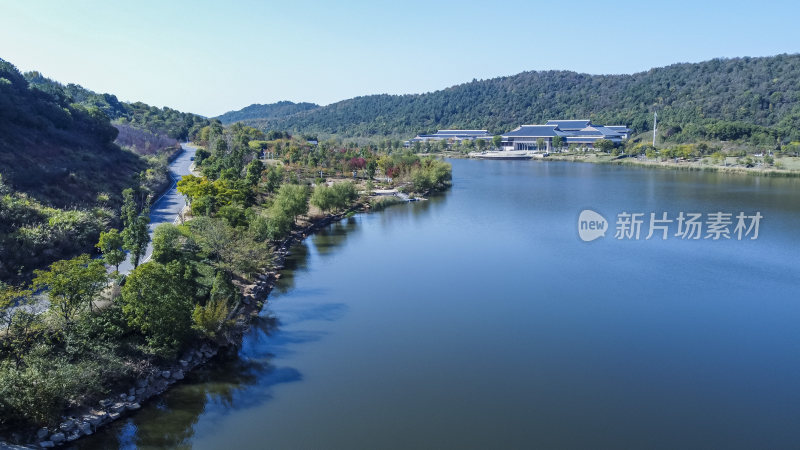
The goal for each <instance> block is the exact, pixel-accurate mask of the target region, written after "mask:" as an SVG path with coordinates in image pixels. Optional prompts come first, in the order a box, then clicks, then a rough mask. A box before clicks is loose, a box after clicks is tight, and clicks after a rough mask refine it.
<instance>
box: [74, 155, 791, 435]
mask: <svg viewBox="0 0 800 450" xmlns="http://www.w3.org/2000/svg"><path fill="white" fill-rule="evenodd" d="M451 162H452V164H453V180H454V186H453V188H452V189H451V190H449V191H448V192H446V193H445V194H442V195H440V196H436V197H433V198H431V199H430V200H428V201H422V202H416V203H408V204H401V205H397V206H393V207H390V208H388V209H386V210H384V211H381V212H376V213H369V214H360V215H357V216H355V217H352V218H350V219H345V220H344V221H342V222H340V223H338V224H334V225H332V226H330V227H329V228H327V229H325V230H324V231H322V232H320V233H318V234H316V235H314V236H312V237H310V238H309V239H308V240H306V241H305V242H303V243H300V244H298V245H296V246H294V247H293V249H292V254H291V257H290V258H289V259H288V261H287V269H286V270H284V271H283V276H282V278H281V279H280V281H279V283H278V286H277V287H276V290H275V291H273V293H272V294H271V295H270V298H269V303H268V305H267V306H266V307H265V310H264V311H263V312H262V318H263V320H260V321H259V322H258V323H257V324H256V325H255V326H254V327H253V329H252V331H251V332H250V333H249V334H248V335H247V336H246V337H245V339H244V342H243V345H242V348H241V349H240V351H239V352H238V354H235V355H231V356H230V357H228V358H224V359H222V360H220V361H218V362H216V363H215V364H213V365H211V366H209V367H206V368H203V369H201V370H199V371H197V372H196V373H193V374H191V375H190V376H188V377H187V379H186V380H185V381H184V382H183V383H182V384H180V385H177V386H175V387H174V388H173V389H172V390H171V391H169V392H168V393H167V394H166V395H164V396H163V397H161V398H159V399H156V400H153V401H151V402H149V403H147V404H145V405H143V408H142V410H141V411H139V412H138V413H137V414H136V415H134V416H132V417H130V418H128V419H126V420H123V421H120V422H118V423H116V424H114V425H112V426H111V427H109V428H107V429H106V430H102V431H101V432H99V433H97V434H96V435H95V436H92V437H91V438H87V439H84V440H82V441H78V442H77V444H78V447H80V448H116V447H118V448H136V447H141V448H152V447H193V448H200V449H206V448H207V449H216V448H237V449H238V448H266V447H269V448H335V449H352V448H523V447H526V448H533V447H550V448H552V447H557V448H609V447H614V448H619V447H628V448H630V447H634V448H636V447H648V448H687V447H689V448H692V447H694V448H701V447H702V448H753V447H758V448H779V447H782V448H785V447H795V448H796V447H797V446H798V445H800V427H798V426H797V423H798V420H800V264H798V263H799V262H800V259H799V258H798V249H800V180H798V179H788V178H758V177H749V176H740V175H724V174H718V173H707V172H686V171H672V170H655V169H645V168H631V167H617V166H610V165H594V164H580V163H569V162H554V161H550V162H541V161H474V160H452V161H451ZM584 209H592V210H594V211H596V212H598V213H600V214H602V215H603V216H604V217H605V218H606V219H607V220H608V226H609V227H610V228H611V229H610V230H609V231H608V232H607V233H606V236H605V237H601V238H599V239H597V240H595V241H593V242H583V241H582V240H581V239H579V237H578V225H577V220H578V216H579V214H580V212H581V211H582V210H584ZM621 212H629V213H631V212H636V213H645V214H646V217H645V219H646V220H645V225H644V226H645V228H643V230H642V235H641V238H640V239H639V240H635V239H623V240H618V239H615V237H614V234H615V233H614V227H615V223H616V222H617V217H618V214H619V213H621ZM650 212H655V213H657V214H658V216H659V217H660V214H661V212H667V213H668V217H669V218H675V217H676V216H677V215H678V213H679V212H687V213H688V212H700V213H703V214H704V215H705V214H707V213H714V212H726V213H732V214H733V216H736V214H738V213H739V212H744V213H746V214H747V215H751V214H754V213H756V212H760V214H761V215H762V216H763V219H762V220H761V222H760V228H759V236H758V239H756V240H751V239H750V238H749V237H745V238H744V239H743V240H741V241H740V240H738V239H736V237H735V236H734V237H733V238H732V239H724V238H723V239H720V240H717V241H714V240H711V239H700V240H683V239H681V238H680V237H675V236H674V234H675V230H676V228H673V229H672V230H671V231H670V237H669V238H668V239H666V240H662V239H660V236H661V234H660V233H657V238H654V239H650V240H646V239H645V236H646V235H647V228H646V225H647V223H648V221H649V220H648V219H649V213H650ZM735 224H736V219H735V218H734V219H733V225H735ZM733 225H731V230H733ZM704 231H705V230H704Z"/></svg>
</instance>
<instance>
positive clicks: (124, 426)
mask: <svg viewBox="0 0 800 450" xmlns="http://www.w3.org/2000/svg"><path fill="white" fill-rule="evenodd" d="M267 338H269V345H264V342H265V341H266V340H267ZM319 338H320V336H305V337H304V336H292V335H287V336H282V333H280V332H278V330H277V322H276V321H275V320H272V319H260V320H257V321H256V322H255V323H254V327H253V329H252V330H251V332H250V334H249V335H248V337H247V338H246V340H247V341H250V340H252V342H250V343H249V344H248V345H247V346H246V348H245V347H243V348H242V349H240V350H239V351H234V352H231V354H229V355H221V356H220V357H218V358H217V359H216V360H215V361H214V362H212V363H211V364H209V365H207V366H205V367H201V368H198V369H196V370H195V371H193V372H191V373H190V374H188V375H187V377H186V379H184V380H183V382H181V383H180V384H179V385H176V386H173V388H172V389H170V390H169V391H167V392H166V393H165V394H164V395H162V396H160V397H159V398H156V399H153V400H151V401H150V402H148V403H146V404H145V405H143V408H142V409H141V410H139V411H138V412H137V413H136V414H135V415H134V416H132V417H130V418H128V419H125V420H122V421H119V422H117V423H115V424H112V425H111V426H109V427H107V428H105V429H103V430H101V431H99V432H98V433H96V434H95V435H94V436H90V437H87V438H84V439H82V440H80V441H77V442H76V448H80V449H106V448H131V447H159V448H188V447H190V444H191V443H190V440H191V438H192V437H193V436H194V434H195V426H196V425H197V423H198V419H199V418H200V417H201V415H203V414H210V415H213V414H224V413H225V412H226V411H228V410H232V409H240V410H241V409H246V408H249V407H253V406H256V405H258V404H261V403H263V402H265V401H267V400H269V399H270V398H271V396H272V394H271V389H269V388H270V387H271V386H273V385H276V384H280V383H287V382H292V381H299V380H301V379H302V375H301V374H300V372H298V371H297V370H296V369H294V368H290V367H275V366H274V365H272V364H271V363H270V361H271V360H272V358H273V354H272V350H278V351H281V350H280V349H281V348H282V347H284V346H286V345H289V344H295V343H301V342H309V341H312V340H316V339H319Z"/></svg>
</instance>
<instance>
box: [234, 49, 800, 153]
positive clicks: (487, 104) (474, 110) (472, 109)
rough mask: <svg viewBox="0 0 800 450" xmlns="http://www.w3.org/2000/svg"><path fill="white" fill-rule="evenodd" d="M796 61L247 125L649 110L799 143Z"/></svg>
mask: <svg viewBox="0 0 800 450" xmlns="http://www.w3.org/2000/svg"><path fill="white" fill-rule="evenodd" d="M798 80H800V55H797V54H795V55H778V56H772V57H760V58H734V59H714V60H711V61H706V62H702V63H694V64H674V65H671V66H667V67H662V68H656V69H651V70H649V71H647V72H641V73H636V74H633V75H587V74H579V73H575V72H567V71H547V72H523V73H520V74H518V75H514V76H508V77H501V78H494V79H489V80H480V81H472V82H470V83H465V84H460V85H457V86H453V87H450V88H447V89H444V90H441V91H436V92H431V93H426V94H418V95H370V96H365V97H357V98H353V99H349V100H344V101H341V102H338V103H334V104H331V105H328V106H324V107H320V108H318V109H314V110H310V111H306V112H302V113H297V114H294V115H291V116H288V117H284V118H260V119H248V120H245V123H247V124H250V125H253V126H257V127H261V128H263V129H278V130H287V131H295V132H304V133H310V134H320V135H331V134H334V135H338V136H341V137H381V136H392V137H409V136H413V135H414V134H415V133H419V132H426V131H433V130H435V129H439V128H465V129H488V130H489V131H490V132H492V133H502V132H506V131H508V130H511V129H513V128H515V127H517V126H518V125H520V124H526V123H542V122H544V121H546V120H548V119H554V118H563V119H580V118H587V119H592V120H593V121H594V122H596V123H601V124H622V125H628V126H631V127H632V128H633V129H635V130H637V131H644V130H646V129H649V128H650V127H651V126H652V120H653V119H652V117H653V112H654V111H657V112H658V115H659V121H661V122H662V123H663V124H664V125H665V126H667V127H676V128H677V129H686V127H688V128H689V130H687V132H691V131H692V130H691V128H692V127H703V126H707V125H709V124H710V123H711V122H716V121H720V120H723V121H726V122H742V123H747V124H755V125H761V126H767V127H773V128H774V129H776V130H779V131H778V132H779V133H780V134H781V135H782V136H783V137H784V138H785V139H793V140H797V139H800V135H799V134H798V128H800V106H799V105H800V82H799V81H798Z"/></svg>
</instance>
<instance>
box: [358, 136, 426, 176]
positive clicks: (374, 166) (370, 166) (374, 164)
mask: <svg viewBox="0 0 800 450" xmlns="http://www.w3.org/2000/svg"><path fill="white" fill-rule="evenodd" d="M415 144H418V142H416V143H415ZM376 170H378V161H376V160H375V159H374V158H370V159H369V160H368V161H367V165H366V171H367V179H368V180H372V178H373V177H374V176H375V171H376Z"/></svg>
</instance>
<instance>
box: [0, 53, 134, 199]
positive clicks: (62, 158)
mask: <svg viewBox="0 0 800 450" xmlns="http://www.w3.org/2000/svg"><path fill="white" fill-rule="evenodd" d="M116 137H117V130H116V128H114V127H113V126H112V125H111V124H110V123H109V121H108V117H107V116H106V114H105V113H104V112H103V111H102V110H100V109H99V108H96V107H89V108H85V107H83V106H81V105H79V104H74V103H72V102H70V99H68V98H66V97H65V96H63V95H59V94H58V93H53V92H45V91H43V90H40V89H39V88H38V87H37V86H35V85H29V83H28V81H27V80H26V79H25V78H24V77H23V76H22V74H20V73H19V71H18V70H17V69H16V67H14V66H13V65H12V64H10V63H8V62H6V61H4V60H2V59H0V174H1V175H2V178H3V182H4V183H6V184H7V185H8V186H10V187H11V188H13V189H14V190H16V191H20V192H24V193H27V194H28V195H31V196H33V197H35V198H37V199H39V200H40V201H42V202H44V203H46V204H50V205H55V206H59V207H65V206H77V205H91V204H94V203H95V201H96V198H97V195H98V194H99V193H108V194H109V195H110V196H111V197H112V199H113V198H119V196H120V192H121V191H122V189H124V188H126V187H129V186H132V185H133V186H136V185H138V175H139V173H140V172H141V171H143V170H145V169H146V168H147V167H148V165H147V162H146V161H144V160H143V159H141V158H140V157H138V156H136V155H134V154H133V153H130V152H127V151H124V150H122V149H120V148H119V147H118V146H116V145H114V143H113V142H114V139H115V138H116Z"/></svg>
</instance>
